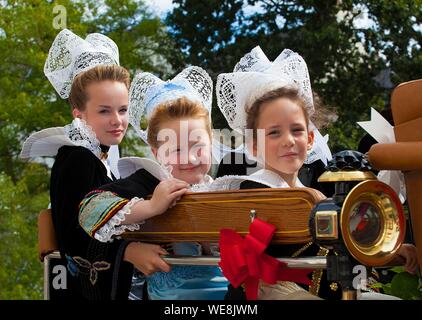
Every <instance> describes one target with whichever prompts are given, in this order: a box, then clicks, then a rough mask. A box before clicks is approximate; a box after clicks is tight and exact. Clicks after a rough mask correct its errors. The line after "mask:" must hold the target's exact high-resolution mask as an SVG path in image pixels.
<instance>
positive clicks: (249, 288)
mask: <svg viewBox="0 0 422 320" xmlns="http://www.w3.org/2000/svg"><path fill="white" fill-rule="evenodd" d="M258 285H259V278H258V277H248V278H247V279H246V281H245V291H246V300H257V298H258Z"/></svg>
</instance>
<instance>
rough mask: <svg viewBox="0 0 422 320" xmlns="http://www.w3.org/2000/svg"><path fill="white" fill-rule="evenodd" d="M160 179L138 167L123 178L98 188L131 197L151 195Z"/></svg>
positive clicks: (127, 197) (123, 196)
mask: <svg viewBox="0 0 422 320" xmlns="http://www.w3.org/2000/svg"><path fill="white" fill-rule="evenodd" d="M159 182H160V181H158V179H156V178H155V177H154V176H152V175H151V174H150V173H149V172H148V171H146V170H145V169H140V170H138V171H136V172H135V173H133V174H132V175H130V176H128V177H127V178H124V179H119V180H116V181H114V182H112V183H109V184H106V185H104V186H101V187H100V188H99V189H100V190H104V191H111V192H114V193H116V194H117V195H118V196H119V197H122V198H126V199H132V198H134V197H138V198H146V197H147V196H149V195H152V193H153V192H154V189H155V187H156V186H157V185H158V184H159Z"/></svg>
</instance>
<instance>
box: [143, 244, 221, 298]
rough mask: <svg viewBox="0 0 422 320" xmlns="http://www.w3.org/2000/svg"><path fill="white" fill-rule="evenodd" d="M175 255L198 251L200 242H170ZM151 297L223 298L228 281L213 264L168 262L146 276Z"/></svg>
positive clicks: (198, 253) (198, 252) (192, 253)
mask: <svg viewBox="0 0 422 320" xmlns="http://www.w3.org/2000/svg"><path fill="white" fill-rule="evenodd" d="M173 251H174V253H175V254H176V255H190V256H198V255H200V245H199V244H198V243H193V242H183V243H173ZM147 283H148V295H149V298H150V299H151V300H223V299H224V296H225V294H226V292H227V286H228V284H229V282H228V281H227V279H226V278H225V277H224V276H223V274H222V272H221V269H220V268H219V267H217V266H172V268H171V271H170V272H168V273H166V272H156V273H154V274H153V275H151V276H150V277H148V278H147Z"/></svg>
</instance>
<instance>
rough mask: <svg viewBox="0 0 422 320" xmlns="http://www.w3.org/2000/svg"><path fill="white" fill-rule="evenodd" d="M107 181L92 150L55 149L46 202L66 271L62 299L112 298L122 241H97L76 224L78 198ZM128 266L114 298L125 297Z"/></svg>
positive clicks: (129, 268) (129, 276)
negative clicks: (115, 268) (48, 201)
mask: <svg viewBox="0 0 422 320" xmlns="http://www.w3.org/2000/svg"><path fill="white" fill-rule="evenodd" d="M103 151H104V150H103ZM110 182H112V179H110V178H109V177H108V176H107V170H106V167H105V166H104V164H103V163H102V162H101V160H100V159H98V158H97V157H96V156H95V155H94V154H93V153H92V152H91V151H90V150H88V149H86V148H84V147H80V146H62V147H61V148H60V149H59V151H58V153H57V156H56V159H55V162H54V165H53V168H52V170H51V180H50V200H51V210H52V218H53V224H54V228H55V232H56V237H57V241H58V246H59V250H60V254H61V257H62V264H63V265H66V266H67V270H68V277H67V290H63V291H65V292H63V294H62V297H63V298H64V299H77V300H109V299H110V298H111V287H112V277H113V271H114V265H115V262H116V261H115V260H116V256H117V252H118V249H119V246H120V245H121V242H122V240H120V241H119V240H115V241H114V242H112V243H101V242H100V241H97V240H95V239H93V238H91V237H90V236H89V235H88V234H87V233H86V232H85V231H84V230H83V229H82V228H81V227H80V225H79V222H78V215H79V204H80V202H81V200H82V199H83V198H84V197H85V195H86V194H87V193H89V192H90V191H92V190H94V189H97V188H98V187H100V186H101V185H104V184H107V183H110ZM132 269H133V267H132V265H131V264H129V263H126V262H123V263H122V265H121V268H120V269H119V271H120V274H119V279H120V281H119V288H118V290H117V292H118V293H117V295H116V298H119V299H127V294H128V292H129V289H130V283H131V277H132V273H133V270H132Z"/></svg>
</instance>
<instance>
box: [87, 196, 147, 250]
mask: <svg viewBox="0 0 422 320" xmlns="http://www.w3.org/2000/svg"><path fill="white" fill-rule="evenodd" d="M143 200H144V199H142V198H138V197H134V198H132V199H131V200H130V201H129V202H128V203H127V204H126V205H125V206H124V207H123V208H121V209H120V210H119V211H118V212H117V213H116V214H115V215H114V216H113V217H112V218H111V219H110V220H109V221H107V223H106V224H105V225H104V226H102V227H101V228H100V229H98V231H97V232H96V233H95V234H94V238H95V239H97V240H98V241H101V242H112V241H113V237H115V236H119V235H121V234H122V233H123V232H126V231H136V230H139V229H140V227H141V224H144V223H145V222H141V223H136V224H135V223H134V224H121V223H122V222H123V221H124V220H125V219H126V215H128V214H130V213H131V209H132V206H133V205H135V204H136V203H138V202H139V201H143Z"/></svg>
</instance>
